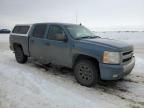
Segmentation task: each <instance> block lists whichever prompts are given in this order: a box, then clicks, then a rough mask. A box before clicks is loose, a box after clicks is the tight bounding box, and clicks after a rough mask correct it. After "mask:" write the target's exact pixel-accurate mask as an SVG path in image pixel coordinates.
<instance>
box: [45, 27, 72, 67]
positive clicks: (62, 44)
mask: <svg viewBox="0 0 144 108" xmlns="http://www.w3.org/2000/svg"><path fill="white" fill-rule="evenodd" d="M57 35H59V36H62V35H64V36H65V39H66V40H58V39H57ZM47 39H48V43H49V50H50V51H49V52H48V53H49V56H50V57H51V59H52V63H53V64H57V65H62V66H71V63H72V58H71V45H70V43H69V40H68V37H67V36H66V33H65V31H64V29H63V28H62V27H61V26H59V25H50V26H49V29H48V33H47Z"/></svg>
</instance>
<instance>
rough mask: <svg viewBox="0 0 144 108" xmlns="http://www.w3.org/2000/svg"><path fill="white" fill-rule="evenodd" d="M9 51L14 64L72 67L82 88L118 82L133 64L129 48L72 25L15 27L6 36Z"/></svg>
mask: <svg viewBox="0 0 144 108" xmlns="http://www.w3.org/2000/svg"><path fill="white" fill-rule="evenodd" d="M10 49H11V50H12V51H14V53H15V58H16V60H17V62H18V63H25V62H26V61H27V60H28V57H30V58H32V59H35V60H36V61H38V62H40V63H43V64H49V63H51V64H54V65H58V66H62V67H68V68H72V69H73V70H74V75H75V78H76V80H77V81H78V82H79V83H80V84H81V85H84V86H92V85H94V84H96V82H97V81H98V80H119V79H121V78H123V77H124V76H125V75H127V74H129V73H130V72H131V71H132V69H133V67H134V65H135V58H134V49H133V46H132V45H130V44H127V43H124V42H121V41H116V40H112V39H106V38H101V37H99V36H95V34H94V33H93V32H91V31H90V30H88V29H87V28H85V27H84V26H82V25H76V24H66V23H36V24H30V25H29V24H25V25H16V26H15V27H14V29H13V30H12V32H11V34H10Z"/></svg>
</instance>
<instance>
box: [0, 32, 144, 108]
mask: <svg viewBox="0 0 144 108" xmlns="http://www.w3.org/2000/svg"><path fill="white" fill-rule="evenodd" d="M96 35H99V36H101V37H105V38H113V39H117V40H122V41H126V42H128V43H131V44H134V47H135V56H136V66H135V68H134V70H133V71H132V73H131V74H130V75H128V76H126V77H125V78H124V79H123V80H121V81H117V82H112V81H108V82H99V83H98V84H97V85H96V86H95V87H91V88H87V87H84V86H81V85H79V84H78V83H77V82H76V80H75V78H74V76H73V73H72V72H71V70H68V69H64V70H59V69H56V68H52V67H49V69H48V70H46V69H45V68H43V67H42V66H39V65H36V64H34V63H32V62H31V61H30V60H29V62H28V63H26V64H18V63H17V62H16V61H15V57H14V54H13V53H12V52H11V51H10V50H9V40H8V35H7V34H0V108H144V32H101V33H100V32H98V33H96Z"/></svg>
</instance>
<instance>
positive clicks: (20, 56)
mask: <svg viewBox="0 0 144 108" xmlns="http://www.w3.org/2000/svg"><path fill="white" fill-rule="evenodd" d="M15 58H16V61H17V62H18V63H25V62H27V56H26V55H24V52H23V50H22V48H21V47H20V46H16V47H15Z"/></svg>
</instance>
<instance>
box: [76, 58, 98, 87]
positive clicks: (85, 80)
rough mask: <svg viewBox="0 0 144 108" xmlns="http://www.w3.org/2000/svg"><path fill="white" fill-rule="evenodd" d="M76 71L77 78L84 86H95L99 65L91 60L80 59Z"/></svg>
mask: <svg viewBox="0 0 144 108" xmlns="http://www.w3.org/2000/svg"><path fill="white" fill-rule="evenodd" d="M74 73H75V77H76V80H77V81H78V82H79V83H80V84H81V85H83V86H88V87H89V86H93V85H95V84H96V82H97V80H98V67H97V65H96V64H95V63H93V62H92V61H90V60H79V61H78V62H77V63H76V65H75V68H74Z"/></svg>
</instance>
